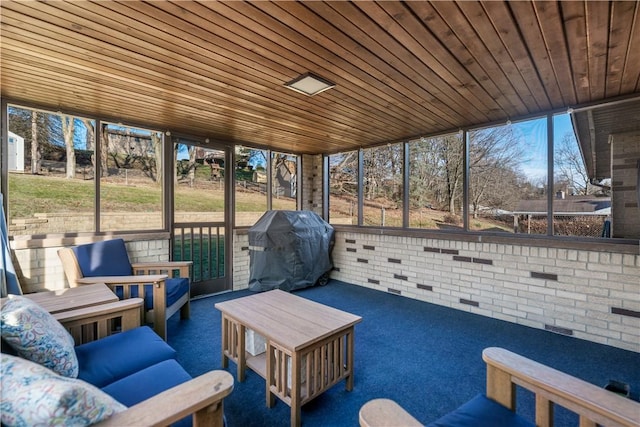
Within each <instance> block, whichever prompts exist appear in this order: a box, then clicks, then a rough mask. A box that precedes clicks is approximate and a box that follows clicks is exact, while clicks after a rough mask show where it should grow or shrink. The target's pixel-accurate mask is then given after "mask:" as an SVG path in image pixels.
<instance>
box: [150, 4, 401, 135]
mask: <svg viewBox="0 0 640 427" xmlns="http://www.w3.org/2000/svg"><path fill="white" fill-rule="evenodd" d="M154 5H156V6H157V7H163V10H165V11H167V12H168V13H171V10H172V9H171V7H169V6H174V7H178V6H176V5H174V4H172V3H166V2H162V3H154ZM183 10H184V11H185V13H190V14H191V15H190V19H191V16H193V13H192V12H191V11H190V10H188V9H183ZM207 10H209V9H207ZM199 15H200V18H201V19H204V18H203V17H202V12H200V13H199ZM197 18H198V17H194V19H197ZM225 19H226V18H225ZM221 27H225V25H221ZM235 27H240V26H239V25H235ZM252 30H255V31H256V32H257V30H258V27H256V26H254V27H252ZM260 39H261V40H262V39H263V38H260ZM255 44H256V43H254V45H255ZM273 47H274V46H273V45H272V46H271V47H270V48H264V49H265V51H270V52H272V53H276V52H274V49H273ZM280 57H284V56H283V55H280ZM292 66H295V64H293V65H292ZM283 86H284V80H282V79H281V80H279V81H278V82H277V83H276V82H274V87H282V88H283V90H282V91H279V92H278V93H277V94H278V96H280V97H281V96H282V94H283V93H285V94H286V93H288V90H286V91H285V88H284V87H283ZM344 96H349V98H350V99H353V98H354V97H356V98H357V96H358V95H357V92H355V93H354V92H349V93H347V94H345V95H344ZM316 99H318V101H315V99H314V98H305V99H300V100H299V101H296V105H298V108H300V109H301V110H303V111H305V110H309V108H308V106H310V105H312V106H313V107H314V108H318V107H322V108H326V107H327V105H326V104H327V103H326V102H323V101H322V100H321V99H320V98H316ZM363 100H364V98H363ZM272 101H273V102H277V101H276V100H273V99H272ZM280 101H281V100H280ZM367 101H368V99H367ZM321 103H322V105H320V104H321ZM335 104H337V105H338V106H339V107H340V108H343V114H346V113H347V111H345V110H346V109H347V108H349V109H351V110H352V109H353V106H348V105H345V106H343V105H342V104H340V103H338V102H336V103H335ZM309 111H310V112H311V113H312V114H314V115H317V110H309ZM352 111H353V110H352ZM363 111H365V112H366V113H369V114H370V113H371V112H372V111H371V110H370V109H368V108H367V109H364V110H363ZM355 113H356V114H357V113H358V111H357V110H356V111H355ZM385 126H395V124H394V123H393V122H391V121H387V122H386V124H385Z"/></svg>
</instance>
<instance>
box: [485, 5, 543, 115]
mask: <svg viewBox="0 0 640 427" xmlns="http://www.w3.org/2000/svg"><path fill="white" fill-rule="evenodd" d="M482 7H483V8H484V10H485V12H486V13H487V16H488V18H489V20H490V21H491V23H492V25H493V27H494V29H495V32H496V36H497V37H499V38H500V39H501V40H502V44H503V45H504V47H505V50H506V53H507V54H508V55H509V57H510V58H511V59H512V61H513V64H514V65H515V67H516V69H517V70H519V72H520V75H521V76H522V80H523V81H524V83H525V84H526V86H527V87H528V89H529V92H531V95H532V96H533V98H534V99H535V101H536V103H537V105H538V111H548V110H550V109H551V102H550V100H549V97H548V96H547V91H546V90H545V87H544V85H543V83H542V81H541V79H540V75H539V74H538V72H537V71H536V66H535V64H534V63H533V60H532V58H531V52H529V50H528V49H527V46H526V44H525V41H524V38H523V37H522V34H521V32H520V29H519V28H518V23H517V22H516V21H515V19H514V17H513V15H512V14H511V10H510V9H509V7H508V5H507V3H506V2H503V1H492V2H483V3H482Z"/></svg>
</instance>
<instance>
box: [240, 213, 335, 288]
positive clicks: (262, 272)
mask: <svg viewBox="0 0 640 427" xmlns="http://www.w3.org/2000/svg"><path fill="white" fill-rule="evenodd" d="M333 239H334V237H333V227H332V226H331V225H329V224H328V223H327V222H325V221H324V220H323V219H322V218H321V217H320V216H319V215H318V214H316V213H315V212H311V211H278V210H273V211H268V212H266V213H265V214H264V215H263V216H262V218H260V219H259V220H258V222H256V224H255V225H254V226H253V227H251V228H250V229H249V256H250V268H249V289H250V290H252V291H268V290H271V289H282V290H285V291H291V290H294V289H301V288H306V287H308V286H313V285H315V284H316V282H317V281H318V279H320V277H321V276H322V275H323V274H325V273H328V272H329V270H331V269H332V268H333V264H332V263H331V249H333Z"/></svg>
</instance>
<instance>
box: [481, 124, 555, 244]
mask: <svg viewBox="0 0 640 427" xmlns="http://www.w3.org/2000/svg"><path fill="white" fill-rule="evenodd" d="M547 169H548V168H547V125H546V118H541V119H536V120H529V121H526V122H519V123H514V124H509V125H504V126H497V127H492V128H486V129H480V130H474V131H472V132H470V141H469V229H470V230H478V231H505V232H514V231H515V232H517V233H527V234H546V233H547Z"/></svg>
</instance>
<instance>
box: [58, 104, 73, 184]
mask: <svg viewBox="0 0 640 427" xmlns="http://www.w3.org/2000/svg"><path fill="white" fill-rule="evenodd" d="M60 120H61V122H62V135H63V137H64V145H65V147H66V150H67V178H75V176H76V152H75V147H74V145H73V136H74V131H75V122H74V118H73V117H71V116H65V115H61V116H60Z"/></svg>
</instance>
